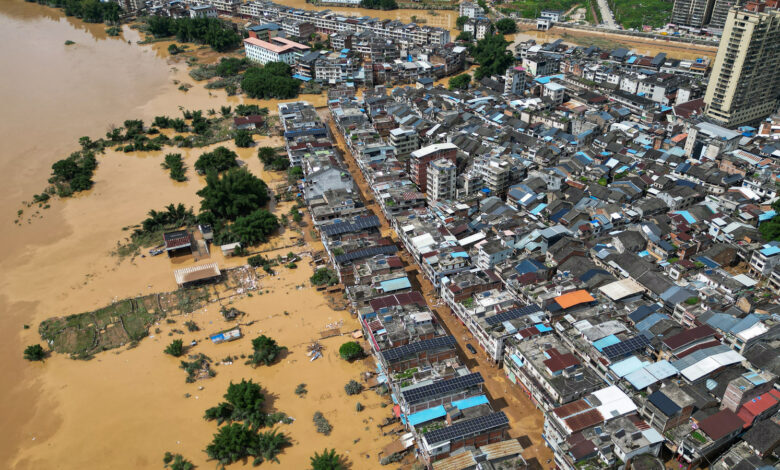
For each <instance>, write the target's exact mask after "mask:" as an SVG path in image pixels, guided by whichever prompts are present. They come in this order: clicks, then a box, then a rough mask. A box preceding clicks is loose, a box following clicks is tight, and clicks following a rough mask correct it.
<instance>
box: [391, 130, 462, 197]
mask: <svg viewBox="0 0 780 470" xmlns="http://www.w3.org/2000/svg"><path fill="white" fill-rule="evenodd" d="M391 137H392V134H391ZM457 152H458V147H457V146H455V145H454V144H450V143H444V144H433V145H429V146H427V147H423V148H421V149H419V150H415V151H414V152H412V153H411V154H410V157H411V160H410V167H411V177H412V181H413V182H414V183H415V184H416V185H417V187H418V188H420V190H421V191H422V190H423V189H427V188H428V165H429V164H430V163H431V162H432V161H434V160H439V159H447V160H449V161H451V162H453V163H455V155H456V154H457Z"/></svg>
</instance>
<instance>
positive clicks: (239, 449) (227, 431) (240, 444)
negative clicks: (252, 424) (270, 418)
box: [206, 423, 290, 466]
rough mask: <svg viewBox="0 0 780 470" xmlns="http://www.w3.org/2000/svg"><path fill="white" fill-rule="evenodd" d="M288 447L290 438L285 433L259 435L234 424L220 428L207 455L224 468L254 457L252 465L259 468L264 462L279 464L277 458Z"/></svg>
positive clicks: (207, 447)
mask: <svg viewBox="0 0 780 470" xmlns="http://www.w3.org/2000/svg"><path fill="white" fill-rule="evenodd" d="M288 445H290V438H289V437H287V436H285V435H284V433H280V432H278V431H276V430H272V431H268V432H263V433H258V432H257V431H255V430H252V429H250V428H246V427H244V426H241V425H240V424H236V423H233V424H229V425H227V426H222V427H221V428H219V430H218V431H217V433H216V434H214V440H213V441H212V442H211V444H209V445H208V446H206V455H208V456H209V459H213V460H217V461H218V462H219V463H220V464H222V465H223V466H224V465H229V464H231V463H233V462H237V461H239V460H241V459H244V458H247V457H250V456H252V457H254V460H253V462H252V464H253V465H255V466H257V465H260V464H261V463H263V462H264V461H271V462H277V463H278V462H279V459H278V458H277V457H276V456H277V455H279V453H280V452H281V450H282V448H283V447H286V446H288Z"/></svg>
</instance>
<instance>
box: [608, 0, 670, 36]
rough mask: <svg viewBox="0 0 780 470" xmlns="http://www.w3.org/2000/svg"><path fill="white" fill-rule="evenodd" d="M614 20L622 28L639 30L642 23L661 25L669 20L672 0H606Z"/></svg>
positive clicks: (654, 25)
mask: <svg viewBox="0 0 780 470" xmlns="http://www.w3.org/2000/svg"><path fill="white" fill-rule="evenodd" d="M608 2H609V6H610V8H611V9H612V12H613V13H614V15H615V21H617V22H618V23H619V24H621V25H623V27H624V28H626V29H630V28H635V29H638V30H641V28H642V25H649V26H653V27H659V26H663V25H664V24H666V23H668V22H669V19H670V18H671V15H672V7H673V6H674V2H671V1H665V0H639V1H637V0H608Z"/></svg>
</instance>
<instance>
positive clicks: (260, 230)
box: [230, 209, 279, 246]
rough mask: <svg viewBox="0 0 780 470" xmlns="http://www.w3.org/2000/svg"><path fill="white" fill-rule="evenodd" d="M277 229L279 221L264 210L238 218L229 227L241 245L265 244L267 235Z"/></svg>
mask: <svg viewBox="0 0 780 470" xmlns="http://www.w3.org/2000/svg"><path fill="white" fill-rule="evenodd" d="M278 227H279V220H278V219H277V218H276V216H275V215H273V214H272V213H270V212H269V211H268V210H266V209H257V210H255V211H254V212H252V213H251V214H247V215H245V216H242V217H238V218H237V219H236V221H235V223H234V224H233V225H232V226H231V227H230V231H231V233H232V234H233V235H234V237H235V239H236V241H239V242H241V243H242V244H243V245H247V246H249V245H256V244H258V243H262V242H265V241H266V240H267V237H268V235H270V234H271V233H273V231H274V230H276V229H277V228H278Z"/></svg>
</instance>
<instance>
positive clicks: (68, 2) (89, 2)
mask: <svg viewBox="0 0 780 470" xmlns="http://www.w3.org/2000/svg"><path fill="white" fill-rule="evenodd" d="M26 1H28V2H30V3H34V2H35V0H26ZM37 3H40V4H42V5H48V6H52V7H55V8H62V10H63V11H64V12H65V16H75V17H76V18H80V19H81V20H83V21H84V22H85V23H113V24H116V23H119V14H120V13H121V11H122V8H120V7H119V4H118V3H116V2H101V1H99V0H38V2H37Z"/></svg>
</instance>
